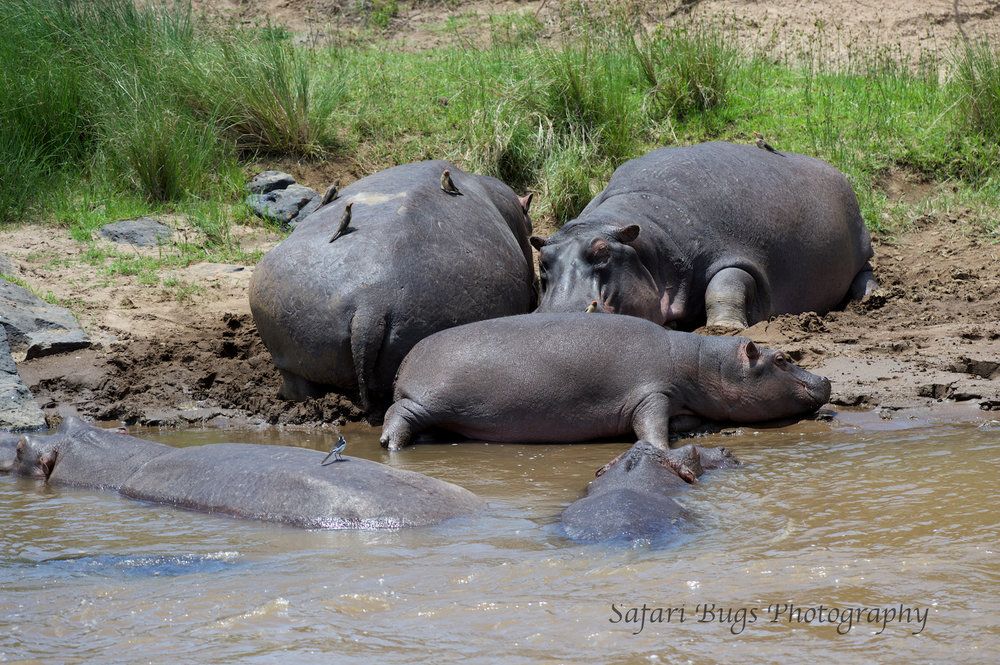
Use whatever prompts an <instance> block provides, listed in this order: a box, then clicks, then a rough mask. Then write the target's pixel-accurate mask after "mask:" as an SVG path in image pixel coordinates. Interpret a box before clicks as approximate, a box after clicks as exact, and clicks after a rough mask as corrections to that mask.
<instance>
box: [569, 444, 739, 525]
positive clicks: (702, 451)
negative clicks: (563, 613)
mask: <svg viewBox="0 0 1000 665" xmlns="http://www.w3.org/2000/svg"><path fill="white" fill-rule="evenodd" d="M739 464H740V462H739V460H738V459H736V457H735V456H734V455H733V454H732V453H730V452H729V451H728V450H726V449H725V448H722V447H719V448H704V447H702V446H699V445H695V444H693V443H689V444H687V445H686V446H683V447H681V448H677V449H676V450H670V451H664V450H661V449H660V448H657V447H656V446H654V445H652V444H651V443H649V442H648V441H641V440H640V441H637V442H636V444H635V445H634V446H632V447H631V448H629V449H628V450H627V451H625V452H624V453H622V454H621V455H619V456H618V457H616V458H615V459H613V460H611V461H610V462H608V463H607V464H606V465H604V466H603V467H601V468H600V469H598V470H597V477H596V478H595V479H594V480H593V481H592V482H591V483H590V485H589V486H588V487H587V496H585V497H583V498H582V499H578V500H576V501H574V502H573V503H571V504H570V505H569V506H568V507H567V508H566V510H564V511H563V514H562V525H563V530H564V531H565V532H566V535H567V536H569V537H570V538H572V539H573V540H578V541H584V542H605V541H609V540H637V539H648V540H657V541H658V542H660V543H664V542H665V541H668V540H669V539H670V538H671V537H672V536H675V535H676V534H677V533H679V532H680V530H681V529H683V528H684V526H685V524H686V523H687V522H688V521H689V520H690V516H689V515H688V514H687V512H686V511H685V510H684V509H683V508H681V506H680V505H679V504H678V503H677V502H676V501H674V500H673V499H672V498H671V496H672V495H674V494H676V493H677V492H678V490H680V489H682V488H684V487H686V486H687V485H688V484H690V483H694V482H696V481H697V479H698V478H699V477H701V475H702V474H704V473H705V472H706V471H709V470H711V469H725V468H730V467H735V466H739Z"/></svg>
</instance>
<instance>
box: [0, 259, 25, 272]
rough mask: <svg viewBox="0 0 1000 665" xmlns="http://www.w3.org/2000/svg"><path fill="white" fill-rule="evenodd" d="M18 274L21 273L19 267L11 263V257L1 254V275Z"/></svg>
mask: <svg viewBox="0 0 1000 665" xmlns="http://www.w3.org/2000/svg"><path fill="white" fill-rule="evenodd" d="M18 272H20V271H19V270H18V269H17V266H15V265H14V262H13V261H11V260H10V258H9V257H7V256H5V255H3V254H0V275H11V276H14V275H16V274H17V273H18Z"/></svg>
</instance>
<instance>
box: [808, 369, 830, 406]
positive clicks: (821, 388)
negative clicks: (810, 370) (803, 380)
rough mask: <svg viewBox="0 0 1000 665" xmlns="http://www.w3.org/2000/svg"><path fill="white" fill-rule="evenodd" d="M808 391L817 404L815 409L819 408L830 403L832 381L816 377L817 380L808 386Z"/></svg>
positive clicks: (823, 377)
mask: <svg viewBox="0 0 1000 665" xmlns="http://www.w3.org/2000/svg"><path fill="white" fill-rule="evenodd" d="M806 391H807V392H808V393H809V397H811V398H812V399H813V400H814V401H815V402H816V406H815V408H817V409H818V408H819V407H821V406H823V405H824V404H826V403H827V402H829V401H830V379H828V378H826V377H825V376H816V377H815V380H814V381H812V382H811V383H810V384H809V385H807V386H806Z"/></svg>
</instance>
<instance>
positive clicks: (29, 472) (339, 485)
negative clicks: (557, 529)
mask: <svg viewBox="0 0 1000 665" xmlns="http://www.w3.org/2000/svg"><path fill="white" fill-rule="evenodd" d="M11 450H13V451H14V452H13V455H14V457H13V460H11V459H10V457H9V455H10V451H11ZM0 452H3V453H5V454H6V455H7V459H6V460H4V461H0V470H7V471H12V472H13V473H14V474H15V475H19V476H26V477H30V478H37V479H39V480H45V481H46V482H48V483H51V484H53V485H57V484H58V485H69V486H73V487H82V488H88V489H102V490H114V491H116V492H118V493H120V494H121V495H122V496H125V497H128V498H130V499H136V500H139V501H150V502H153V503H162V504H167V505H171V506H176V507H178V508H186V509H189V510H200V511H206V512H210V513H221V514H225V515H231V516H233V517H240V518H246V519H254V520H262V521H266V522H281V523H284V524H289V525H292V526H297V527H305V528H319V529H394V528H399V527H408V526H426V525H432V524H438V523H440V522H443V521H445V520H448V519H451V518H453V517H458V516H460V515H467V514H471V513H475V512H478V511H480V510H482V509H483V508H484V507H485V504H484V502H483V501H482V500H481V499H479V498H478V497H476V496H475V495H474V494H472V493H471V492H469V491H468V490H466V489H463V488H461V487H458V486H457V485H453V484H451V483H447V482H444V481H442V480H437V479H434V478H431V477H429V476H425V475H422V474H419V473H414V472H412V471H405V470H401V469H393V468H392V467H389V466H386V465H385V464H379V463H378V462H372V461H369V460H364V459H359V458H354V457H344V458H343V461H342V462H338V463H336V464H328V465H323V464H321V462H322V461H323V458H324V454H323V453H321V452H319V451H316V450H307V449H305V448H293V447H288V446H267V445H259V444H250V443H214V444H208V445H204V446H191V447H188V448H174V447H171V446H167V445H164V444H162V443H153V442H151V441H144V440H142V439H137V438H134V437H131V436H129V435H127V434H120V433H118V432H115V431H113V430H106V429H100V428H98V427H93V426H91V425H87V424H85V423H83V422H82V421H80V420H79V419H77V418H72V417H71V418H67V419H65V420H64V421H63V423H62V425H61V426H60V427H59V430H58V431H57V432H56V433H55V434H52V435H50V436H43V435H36V434H25V435H23V436H22V437H21V439H20V442H19V443H18V444H17V446H16V447H12V446H6V445H5V446H4V447H3V448H0Z"/></svg>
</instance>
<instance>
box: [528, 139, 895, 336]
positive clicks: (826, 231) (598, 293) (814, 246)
mask: <svg viewBox="0 0 1000 665" xmlns="http://www.w3.org/2000/svg"><path fill="white" fill-rule="evenodd" d="M531 243H532V245H533V246H534V247H535V248H536V249H538V250H539V251H540V254H541V255H540V257H539V277H540V280H541V289H542V293H541V302H540V304H539V307H538V311H539V312H570V311H576V312H579V311H583V310H584V308H586V307H587V306H588V304H590V303H592V302H594V301H595V300H596V301H597V303H598V307H599V309H600V310H601V311H605V312H610V313H616V314H631V315H633V316H638V317H642V318H645V319H649V320H650V321H654V322H656V323H660V324H664V323H668V322H676V325H678V326H680V327H681V328H686V329H689V330H690V329H693V328H696V327H698V326H700V325H702V324H704V323H706V322H707V323H708V324H709V325H717V326H725V327H730V328H745V327H747V326H748V325H750V324H753V323H755V322H757V321H761V320H766V319H767V318H768V317H769V316H771V315H774V314H784V313H798V312H809V311H814V312H818V313H820V314H823V313H826V312H828V311H829V310H831V309H833V308H835V307H837V306H838V305H839V304H841V303H842V302H843V301H844V299H845V296H849V297H850V298H852V299H856V300H860V299H861V298H863V297H864V296H865V295H867V294H868V293H869V292H871V291H873V290H875V289H876V288H877V285H876V283H875V280H874V278H873V277H872V272H871V265H870V264H869V263H868V260H869V259H870V258H871V257H872V248H871V240H870V238H869V236H868V229H866V228H865V224H864V220H863V219H862V218H861V213H860V211H859V209H858V202H857V199H856V198H855V196H854V191H853V190H852V189H851V185H850V183H848V181H847V178H845V177H844V175H843V174H842V173H840V172H839V171H837V170H836V169H835V168H833V167H832V166H830V165H829V164H827V163H826V162H823V161H820V160H818V159H815V158H813V157H807V156H804V155H797V154H794V153H788V152H781V153H775V152H770V151H767V150H761V149H758V148H757V147H755V146H752V145H735V144H732V143H705V144H701V145H694V146H689V147H679V148H660V149H659V150H654V151H653V152H650V153H649V154H647V155H645V156H643V157H640V158H639V159H634V160H632V161H629V162H626V163H625V164H622V165H621V166H620V167H618V169H617V170H616V171H615V172H614V174H613V175H612V176H611V180H610V182H609V183H608V186H607V188H606V189H605V190H604V191H603V192H601V193H600V194H599V195H598V196H597V198H595V199H594V200H593V201H591V202H590V204H588V205H587V207H586V208H584V210H583V212H582V213H581V214H580V217H579V218H577V219H576V220H573V221H571V222H569V223H568V224H566V225H565V226H564V227H563V228H562V229H560V230H559V231H558V232H557V233H555V234H553V235H552V236H551V237H549V238H548V239H543V238H540V237H538V236H533V237H532V238H531Z"/></svg>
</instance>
